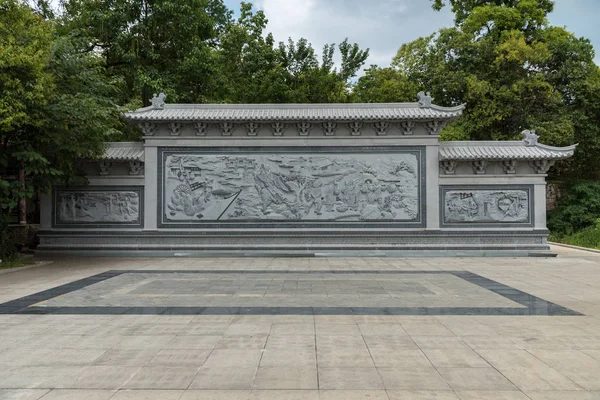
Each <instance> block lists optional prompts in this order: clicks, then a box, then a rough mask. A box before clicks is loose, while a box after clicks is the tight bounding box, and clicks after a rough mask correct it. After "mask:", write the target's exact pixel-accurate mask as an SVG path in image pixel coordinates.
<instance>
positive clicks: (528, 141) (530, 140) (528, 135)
mask: <svg viewBox="0 0 600 400" xmlns="http://www.w3.org/2000/svg"><path fill="white" fill-rule="evenodd" d="M521 135H523V142H525V146H527V147H535V146H537V144H538V139H539V138H540V136H539V135H536V134H535V131H534V130H529V129H525V130H524V131H523V132H521Z"/></svg>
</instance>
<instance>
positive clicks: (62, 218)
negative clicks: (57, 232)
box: [56, 191, 139, 224]
mask: <svg viewBox="0 0 600 400" xmlns="http://www.w3.org/2000/svg"><path fill="white" fill-rule="evenodd" d="M56 213H57V223H59V224H61V223H63V224H66V223H95V222H115V223H118V222H133V221H136V220H138V218H139V196H138V194H137V193H136V192H98V191H87V192H85V191H80V192H64V191H60V192H58V198H57V209H56Z"/></svg>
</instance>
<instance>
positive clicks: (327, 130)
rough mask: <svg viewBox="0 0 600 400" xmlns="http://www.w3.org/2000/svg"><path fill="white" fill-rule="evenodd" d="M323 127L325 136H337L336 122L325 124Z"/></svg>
mask: <svg viewBox="0 0 600 400" xmlns="http://www.w3.org/2000/svg"><path fill="white" fill-rule="evenodd" d="M321 126H322V127H323V133H324V134H325V136H334V135H335V130H336V129H337V124H336V123H335V122H331V121H329V122H323V124H322V125H321Z"/></svg>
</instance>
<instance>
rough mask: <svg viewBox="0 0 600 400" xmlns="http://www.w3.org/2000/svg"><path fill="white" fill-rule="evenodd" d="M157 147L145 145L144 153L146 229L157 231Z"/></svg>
mask: <svg viewBox="0 0 600 400" xmlns="http://www.w3.org/2000/svg"><path fill="white" fill-rule="evenodd" d="M157 154H158V151H157V148H156V147H153V146H151V147H145V155H144V230H145V231H156V230H157V229H158V228H157V226H158V225H157V212H156V208H157V204H158V198H157V196H158V184H157V182H158V163H157V161H158V160H157V157H158V156H157Z"/></svg>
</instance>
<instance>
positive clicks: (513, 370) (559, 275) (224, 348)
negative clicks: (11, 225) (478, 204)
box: [0, 248, 600, 400]
mask: <svg viewBox="0 0 600 400" xmlns="http://www.w3.org/2000/svg"><path fill="white" fill-rule="evenodd" d="M555 250H556V251H558V252H559V257H558V258H556V259H535V258H531V259H523V258H514V259H511V258H493V259H487V258H486V259H458V258H457V259H436V258H422V259H416V258H408V259H391V258H390V259H388V258H351V259H346V258H328V259H325V258H323V259H320V258H315V259H302V258H261V259H257V258H253V259H208V258H207V259H103V258H86V259H56V260H54V263H53V264H51V265H48V266H45V267H40V268H32V269H27V270H23V271H16V272H12V273H9V274H4V275H0V303H7V302H10V301H14V300H15V299H19V298H23V297H25V296H30V295H34V294H36V293H40V292H43V291H46V290H49V289H53V288H56V287H59V286H61V285H65V284H69V283H71V282H73V281H77V280H81V279H86V278H88V277H91V276H95V275H98V274H103V273H106V272H107V271H117V270H127V271H135V273H131V274H122V275H119V276H117V277H115V278H111V279H108V280H105V281H103V282H100V283H96V284H94V285H91V286H87V287H86V288H85V289H86V290H83V289H79V290H74V291H71V292H69V293H66V294H62V295H58V297H52V298H50V299H47V300H44V301H43V302H42V304H35V305H34V307H35V308H38V307H39V308H42V307H55V308H61V307H69V306H74V305H75V306H80V307H81V306H86V307H97V306H98V305H102V306H107V307H111V306H118V305H122V304H126V305H127V306H129V307H142V306H144V305H147V304H152V305H157V304H158V305H159V306H164V305H165V302H166V303H167V305H183V306H190V305H194V306H196V305H197V304H190V303H191V302H192V303H193V302H200V303H202V304H203V305H204V306H206V304H207V303H206V302H207V301H208V300H210V301H212V302H213V303H211V304H212V305H213V306H215V307H224V306H236V307H238V306H240V304H241V303H243V304H249V303H251V304H256V305H259V306H270V307H272V306H273V305H279V306H285V307H291V306H293V305H294V304H298V303H303V302H304V303H303V304H308V305H310V306H314V305H315V304H317V305H319V304H327V305H328V306H330V305H331V304H336V305H338V306H340V307H349V308H356V307H360V306H361V305H364V304H369V305H371V306H373V305H375V306H389V305H390V304H394V305H397V304H398V302H399V303H401V305H406V304H410V306H411V307H413V306H414V307H419V306H420V307H437V306H439V304H440V303H443V304H445V305H448V304H451V305H453V306H456V307H481V306H482V304H483V305H485V306H489V307H495V308H499V309H501V308H503V307H512V308H514V307H516V308H519V307H520V308H523V307H524V306H523V305H521V304H516V303H514V302H513V301H511V300H509V299H507V298H506V297H503V296H501V295H498V294H496V293H492V292H490V291H489V290H486V289H484V288H482V287H479V286H476V285H473V284H472V283H470V282H466V281H464V280H462V279H459V278H457V277H456V276H453V275H451V274H446V273H443V274H437V275H422V274H420V273H419V272H418V271H438V272H444V271H447V272H449V271H468V272H471V273H473V274H477V275H479V276H482V277H485V278H487V279H489V280H492V281H494V282H498V283H500V284H502V285H506V286H508V287H510V288H514V289H516V290H518V291H520V292H523V293H527V294H529V295H532V296H536V298H539V299H543V300H546V301H549V302H552V303H554V304H556V305H559V306H562V307H566V308H568V309H570V310H574V311H576V312H578V313H581V314H584V315H582V316H575V315H568V316H562V315H551V316H547V315H452V314H449V315H441V314H436V315H385V314H381V313H379V314H366V313H363V314H361V313H346V314H331V315H319V314H316V315H315V314H311V313H309V314H305V315H299V314H296V315H294V314H292V313H286V314H279V315H266V314H257V315H240V314H234V315H231V314H226V313H224V312H223V313H220V314H216V313H214V314H201V315H196V313H192V314H190V315H181V314H180V315H169V314H166V313H163V314H156V313H153V314H139V313H138V314H124V315H119V314H64V315H60V314H45V315H38V314H0V399H34V400H37V399H44V400H48V399H92V400H93V399H99V400H100V399H111V400H114V399H117V400H118V399H166V400H169V399H177V400H192V399H198V400H200V399H202V400H205V399H215V400H216V399H246V400H249V399H277V400H286V399H314V400H319V399H320V400H333V399H344V400H353V399H375V400H377V399H388V400H389V399H391V400H395V399H463V400H464V399H533V400H538V399H540V400H541V399H575V400H578V399H586V400H587V399H600V385H599V384H598V381H599V380H598V379H597V377H598V376H600V268H598V267H599V266H600V263H599V262H600V254H595V253H589V252H582V251H576V250H570V249H564V248H557V249H555ZM157 271H165V272H170V274H168V275H169V276H168V278H167V279H165V277H166V276H167V274H156V272H157ZM194 271H205V272H206V271H211V273H210V274H209V273H204V274H198V273H196V272H194ZM231 271H244V274H239V275H228V274H227V273H225V274H219V273H218V272H231ZM259 271H260V272H259ZM281 271H287V278H286V277H281V276H279V275H277V274H278V272H281ZM309 271H310V272H311V273H310V274H307V272H309ZM331 271H355V272H357V274H356V275H348V274H331V273H330V272H331ZM361 271H378V272H379V274H378V275H379V276H378V277H377V279H375V278H373V279H371V278H369V279H367V278H368V276H367V275H364V274H362V272H361ZM399 271H402V272H403V273H401V274H398V273H397V272H399ZM186 272H188V273H186ZM361 274H362V275H361ZM333 275H336V276H333ZM349 276H352V279H350V277H349ZM328 288H329V289H330V290H329V291H328V290H327V289H328ZM309 291H310V293H309ZM277 292H280V293H277ZM199 293H201V295H199ZM269 294H270V296H269ZM278 294H279V295H278ZM294 300H296V301H297V303H294ZM248 302H249V303H248ZM253 302H256V303H253ZM327 302H329V303H327ZM43 303H46V304H43ZM161 310H162V309H161Z"/></svg>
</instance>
